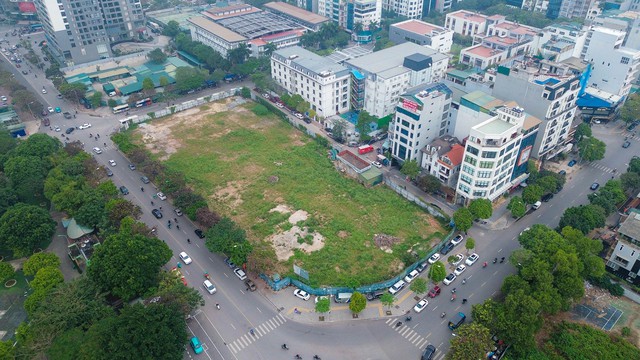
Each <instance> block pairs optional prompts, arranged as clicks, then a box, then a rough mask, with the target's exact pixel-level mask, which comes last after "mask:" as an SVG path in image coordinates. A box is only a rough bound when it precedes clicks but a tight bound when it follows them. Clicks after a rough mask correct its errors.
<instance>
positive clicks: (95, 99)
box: [89, 91, 102, 109]
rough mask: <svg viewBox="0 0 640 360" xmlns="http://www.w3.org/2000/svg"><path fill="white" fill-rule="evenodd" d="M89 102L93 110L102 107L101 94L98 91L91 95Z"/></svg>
mask: <svg viewBox="0 0 640 360" xmlns="http://www.w3.org/2000/svg"><path fill="white" fill-rule="evenodd" d="M89 101H90V102H91V107H92V108H94V109H97V108H99V107H100V106H102V92H100V91H96V92H94V93H93V95H91V98H90V99H89Z"/></svg>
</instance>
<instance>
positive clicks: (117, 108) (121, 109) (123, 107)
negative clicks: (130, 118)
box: [111, 104, 129, 114]
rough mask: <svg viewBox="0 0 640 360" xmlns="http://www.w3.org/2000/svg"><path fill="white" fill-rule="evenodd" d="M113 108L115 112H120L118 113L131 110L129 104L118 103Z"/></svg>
mask: <svg viewBox="0 0 640 360" xmlns="http://www.w3.org/2000/svg"><path fill="white" fill-rule="evenodd" d="M111 110H113V113H114V114H118V113H121V112H124V111H127V110H129V104H124V105H118V106H115V107H114V108H112V109H111Z"/></svg>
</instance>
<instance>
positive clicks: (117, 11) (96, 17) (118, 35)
mask: <svg viewBox="0 0 640 360" xmlns="http://www.w3.org/2000/svg"><path fill="white" fill-rule="evenodd" d="M34 4H35V7H36V11H37V13H38V17H39V19H40V20H41V22H42V27H43V29H44V32H45V38H46V40H47V44H48V47H49V49H50V50H51V52H52V54H53V56H55V57H56V58H57V59H58V60H59V61H60V62H61V63H62V64H65V65H68V66H70V65H74V64H82V63H86V62H90V61H95V60H99V59H104V58H108V57H111V56H112V53H111V43H112V42H118V41H123V40H130V39H134V38H136V36H137V35H138V33H139V32H140V31H143V30H144V13H143V11H142V5H141V4H140V1H139V0H104V1H93V2H91V1H84V2H78V1H71V0H36V1H35V2H34Z"/></svg>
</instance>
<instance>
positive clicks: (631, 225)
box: [618, 211, 640, 240]
mask: <svg viewBox="0 0 640 360" xmlns="http://www.w3.org/2000/svg"><path fill="white" fill-rule="evenodd" d="M618 232H619V233H621V234H624V235H626V236H628V237H630V238H632V239H634V240H640V213H637V212H635V211H632V212H630V213H629V217H627V219H626V220H625V221H624V222H623V223H622V224H621V225H620V228H619V229H618Z"/></svg>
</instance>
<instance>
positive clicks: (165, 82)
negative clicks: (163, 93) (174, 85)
mask: <svg viewBox="0 0 640 360" xmlns="http://www.w3.org/2000/svg"><path fill="white" fill-rule="evenodd" d="M158 82H159V83H160V86H161V87H163V88H164V87H167V85H169V79H167V77H166V76H161V77H160V79H159V80H158Z"/></svg>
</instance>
